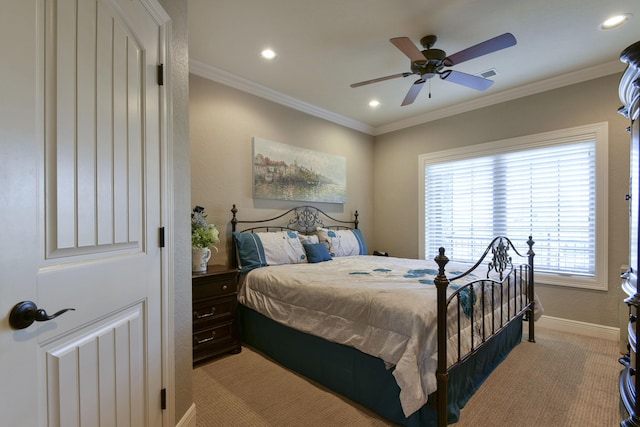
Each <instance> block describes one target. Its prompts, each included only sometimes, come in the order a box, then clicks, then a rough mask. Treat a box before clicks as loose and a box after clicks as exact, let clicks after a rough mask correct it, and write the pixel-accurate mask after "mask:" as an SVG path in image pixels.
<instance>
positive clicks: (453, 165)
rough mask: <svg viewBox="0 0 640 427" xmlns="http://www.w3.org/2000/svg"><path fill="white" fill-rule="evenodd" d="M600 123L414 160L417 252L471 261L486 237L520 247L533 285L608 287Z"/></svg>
mask: <svg viewBox="0 0 640 427" xmlns="http://www.w3.org/2000/svg"><path fill="white" fill-rule="evenodd" d="M607 136H608V126H607V124H606V123H600V124H596V125H589V126H582V127H579V128H571V129H565V130H561V131H555V132H549V133H544V134H538V135H531V136H526V137H520V138H514V139H509V140H505V141H498V142H492V143H487V144H479V145H475V146H471V147H465V148H462V149H454V150H447V151H443V152H438V153H430V154H424V155H421V156H420V174H421V176H420V197H421V203H420V205H421V212H420V216H421V221H420V223H421V226H422V228H421V230H420V239H421V241H420V248H421V253H420V256H421V257H422V258H432V257H434V256H435V255H436V254H437V253H438V248H439V247H441V246H442V247H444V248H445V249H446V253H447V256H448V257H449V258H450V259H452V260H455V261H459V262H475V261H477V259H478V258H479V257H480V256H481V255H482V253H483V252H484V250H485V248H486V246H487V244H488V243H489V242H490V241H491V239H492V238H493V237H495V236H498V235H503V236H507V237H509V238H510V239H512V241H513V242H514V244H515V245H516V247H517V248H518V249H519V250H520V249H524V250H523V251H521V253H523V252H526V248H527V246H526V243H525V242H526V240H527V238H528V236H529V235H531V236H533V240H534V241H535V242H536V243H535V245H534V252H535V253H536V256H535V259H534V262H535V267H536V278H537V281H538V282H542V283H548V284H557V285H565V286H577V287H586V288H591V289H602V290H606V289H607V285H606V277H607V275H606V268H607V257H606V253H607V251H606V249H607V237H606V232H607V227H606V224H607V221H606V215H607V203H606V183H607Z"/></svg>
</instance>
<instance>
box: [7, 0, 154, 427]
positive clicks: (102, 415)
mask: <svg viewBox="0 0 640 427" xmlns="http://www.w3.org/2000/svg"><path fill="white" fill-rule="evenodd" d="M6 3H7V4H6V5H3V16H2V18H0V27H1V29H0V35H1V36H2V37H0V38H1V39H2V40H0V46H1V47H2V48H1V51H2V52H8V55H7V56H6V57H5V61H6V62H5V63H4V64H3V65H2V66H0V67H2V68H0V73H1V74H0V77H1V78H2V79H3V81H4V82H5V83H4V84H3V85H2V87H1V88H0V99H1V101H0V115H1V116H2V117H0V137H1V141H2V142H1V144H0V167H1V168H2V169H1V171H0V202H2V205H3V208H2V209H1V210H0V224H2V229H3V232H2V236H3V238H2V240H3V246H2V249H1V253H0V268H1V270H0V271H2V272H3V273H2V279H1V281H0V309H1V310H2V311H1V312H2V313H3V314H4V315H5V318H4V319H3V320H2V323H0V348H1V349H2V350H0V367H1V368H0V369H1V373H2V375H0V376H1V377H2V378H3V381H2V383H1V384H2V385H0V393H1V395H2V396H3V398H2V399H0V414H1V416H2V423H7V424H6V425H25V426H26V425H28V426H45V425H46V426H65V427H66V426H74V425H77V426H90V425H117V426H144V425H147V426H161V425H162V423H163V420H162V410H161V408H160V391H161V388H162V370H163V365H162V362H163V361H162V355H163V354H164V353H163V348H162V329H161V328H162V326H163V319H162V311H161V302H162V301H161V296H162V289H163V288H162V280H163V278H162V271H163V266H162V259H163V255H162V253H161V249H160V247H159V235H158V233H159V232H158V230H159V228H160V227H161V225H162V219H163V218H162V215H161V213H162V212H163V211H164V207H163V205H162V203H163V200H162V192H163V191H166V189H165V190H163V182H162V180H163V177H162V172H163V168H162V167H161V161H162V159H161V155H162V153H163V152H164V148H165V147H164V146H163V144H166V141H163V135H162V132H161V130H162V129H163V120H164V119H163V114H165V111H164V109H163V94H162V88H161V87H160V86H159V85H158V82H157V65H158V64H159V62H160V60H161V59H162V58H161V57H160V56H161V47H162V46H161V45H162V43H161V40H160V37H161V33H162V31H161V25H160V23H159V21H158V19H157V16H154V15H157V13H156V12H154V11H150V10H149V7H148V5H149V1H148V0H98V1H96V0H38V1H30V2H22V1H21V2H6ZM6 9H11V10H6ZM165 203H166V202H165ZM23 300H31V301H33V302H35V303H36V304H37V306H38V307H39V308H42V309H45V310H47V312H48V313H49V314H52V313H53V312H56V311H58V310H60V309H62V308H67V307H70V308H74V309H75V311H70V312H67V313H65V314H63V315H61V316H60V317H57V318H56V319H54V320H50V321H47V322H42V323H40V322H36V323H34V324H33V325H31V326H29V327H28V328H26V329H21V330H12V329H11V328H10V327H9V324H8V318H9V311H10V310H11V307H13V305H14V304H16V303H18V302H19V301H23Z"/></svg>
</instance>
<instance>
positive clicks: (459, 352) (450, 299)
mask: <svg viewBox="0 0 640 427" xmlns="http://www.w3.org/2000/svg"><path fill="white" fill-rule="evenodd" d="M527 245H528V246H529V250H528V252H527V254H526V257H527V262H526V263H524V264H520V265H514V264H513V260H512V257H511V256H510V255H509V250H510V249H512V250H513V251H514V252H515V254H516V255H518V256H520V257H523V258H524V256H523V255H522V254H520V253H519V252H518V250H517V249H516V248H515V246H514V245H513V243H512V242H511V240H509V239H508V238H506V237H496V238H495V239H493V241H492V242H491V243H490V244H489V246H488V247H487V249H486V250H485V252H484V254H483V255H482V257H481V258H480V259H479V260H478V261H477V263H476V264H475V265H474V266H473V267H472V268H471V269H469V270H468V271H466V272H464V273H462V274H461V275H459V276H456V277H454V278H452V279H448V278H447V277H446V275H445V266H446V264H447V263H448V262H449V259H448V258H447V257H446V255H445V250H444V248H440V251H439V254H438V256H437V257H436V258H435V261H436V263H437V264H438V267H439V271H438V276H437V277H436V279H435V280H434V282H435V285H436V288H437V293H438V368H437V371H436V379H437V383H438V390H437V394H436V405H437V410H438V426H446V425H447V404H448V402H447V396H448V383H449V372H450V370H451V369H453V368H454V367H456V366H458V365H460V364H462V363H464V361H465V360H467V359H468V358H470V357H471V356H473V355H474V354H475V353H476V352H477V351H478V350H479V349H480V348H482V346H484V345H485V344H487V343H488V342H489V341H491V340H492V339H493V338H495V337H497V336H498V335H499V334H500V333H502V331H504V330H505V328H506V327H507V326H508V325H510V324H511V323H512V322H515V321H516V320H519V319H520V318H524V319H527V320H528V323H529V341H531V342H535V330H534V321H533V319H534V309H535V299H534V275H533V259H534V256H535V253H534V252H533V245H534V241H533V239H532V237H531V236H529V240H528V241H527ZM490 254H491V255H490ZM485 260H488V263H487V267H488V269H487V273H486V278H483V279H479V280H475V281H473V282H469V283H466V284H465V285H463V286H460V287H456V289H455V290H454V291H453V292H451V291H450V290H448V288H449V287H454V286H455V285H454V283H455V281H456V280H457V279H460V278H462V277H464V276H466V275H469V274H470V273H471V272H473V271H475V270H476V269H477V268H478V266H480V265H481V264H483V263H484V262H485ZM452 337H453V339H452ZM450 351H453V352H454V353H455V358H454V360H453V361H452V362H451V363H449V356H450V354H449V352H450Z"/></svg>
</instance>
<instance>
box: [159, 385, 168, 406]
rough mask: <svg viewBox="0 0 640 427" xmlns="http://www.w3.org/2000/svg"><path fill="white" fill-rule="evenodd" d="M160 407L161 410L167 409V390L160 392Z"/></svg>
mask: <svg viewBox="0 0 640 427" xmlns="http://www.w3.org/2000/svg"><path fill="white" fill-rule="evenodd" d="M160 407H161V409H167V389H166V388H163V389H162V390H160Z"/></svg>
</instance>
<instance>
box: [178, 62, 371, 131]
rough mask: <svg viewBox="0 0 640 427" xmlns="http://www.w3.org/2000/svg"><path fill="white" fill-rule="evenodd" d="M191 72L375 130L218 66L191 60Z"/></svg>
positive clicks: (361, 128) (359, 128)
mask: <svg viewBox="0 0 640 427" xmlns="http://www.w3.org/2000/svg"><path fill="white" fill-rule="evenodd" d="M189 72H190V73H193V74H195V75H197V76H200V77H204V78H205V79H209V80H213V81H215V82H218V83H221V84H223V85H225V86H229V87H232V88H234V89H238V90H241V91H243V92H247V93H249V94H251V95H255V96H259V97H261V98H264V99H267V100H269V101H272V102H275V103H278V104H281V105H284V106H286V107H289V108H293V109H294V110H298V111H302V112H303V113H307V114H309V115H312V116H315V117H319V118H321V119H324V120H327V121H330V122H333V123H337V124H339V125H342V126H345V127H348V128H350V129H354V130H357V131H359V132H363V133H366V134H369V135H373V133H374V130H375V129H374V127H373V126H370V125H368V124H366V123H362V122H359V121H357V120H353V119H350V118H348V117H345V116H342V115H340V114H336V113H334V112H331V111H329V110H325V109H323V108H320V107H316V106H315V105H312V104H309V103H306V102H303V101H300V100H299V99H296V98H292V97H290V96H288V95H285V94H283V93H281V92H277V91H275V90H273V89H269V88H268V87H266V86H262V85H259V84H257V83H255V82H252V81H250V80H247V79H244V78H242V77H238V76H236V75H235V74H232V73H229V72H228V71H224V70H221V69H220V68H216V67H213V66H211V65H207V64H204V63H202V62H199V61H195V60H190V61H189Z"/></svg>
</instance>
